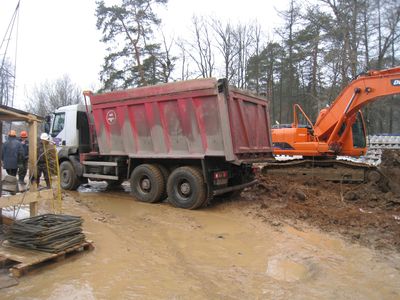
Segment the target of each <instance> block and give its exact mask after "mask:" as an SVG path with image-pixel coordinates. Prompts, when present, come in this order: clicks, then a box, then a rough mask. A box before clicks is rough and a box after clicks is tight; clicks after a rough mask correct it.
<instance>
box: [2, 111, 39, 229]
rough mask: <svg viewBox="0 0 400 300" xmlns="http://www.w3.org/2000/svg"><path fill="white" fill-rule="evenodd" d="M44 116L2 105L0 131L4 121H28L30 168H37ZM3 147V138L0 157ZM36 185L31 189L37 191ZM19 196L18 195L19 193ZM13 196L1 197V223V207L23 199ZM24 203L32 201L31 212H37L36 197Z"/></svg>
mask: <svg viewBox="0 0 400 300" xmlns="http://www.w3.org/2000/svg"><path fill="white" fill-rule="evenodd" d="M43 120H44V119H43V118H42V117H39V116H37V115H34V114H31V113H29V112H26V111H23V110H19V109H15V108H12V107H8V106H5V105H0V132H1V133H2V132H3V122H4V121H5V122H26V123H27V124H28V128H29V132H28V141H29V163H28V168H29V169H30V170H36V167H35V166H36V157H37V136H38V123H40V122H43ZM2 147H3V139H2V138H1V139H0V157H1V151H2ZM0 167H2V162H1V160H0ZM2 179H3V178H2V173H1V172H0V197H1V193H2V184H1V181H2ZM35 190H36V185H31V187H30V191H35ZM17 196H18V195H17ZM17 196H13V197H7V198H4V199H1V198H0V223H1V221H2V216H1V208H2V207H7V206H12V205H17V204H19V203H20V202H18V201H21V199H20V197H17ZM24 203H30V214H31V215H36V214H37V200H36V199H35V197H26V199H24Z"/></svg>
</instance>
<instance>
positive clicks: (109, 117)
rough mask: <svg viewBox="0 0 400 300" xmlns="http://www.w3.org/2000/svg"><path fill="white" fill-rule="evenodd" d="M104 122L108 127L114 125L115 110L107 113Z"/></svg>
mask: <svg viewBox="0 0 400 300" xmlns="http://www.w3.org/2000/svg"><path fill="white" fill-rule="evenodd" d="M106 120H107V123H108V124H110V125H113V124H114V123H115V121H116V120H117V113H116V112H115V110H109V111H108V112H107V115H106Z"/></svg>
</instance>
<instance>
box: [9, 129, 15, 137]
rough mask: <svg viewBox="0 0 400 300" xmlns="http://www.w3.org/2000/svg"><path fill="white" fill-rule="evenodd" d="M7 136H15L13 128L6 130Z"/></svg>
mask: <svg viewBox="0 0 400 300" xmlns="http://www.w3.org/2000/svg"><path fill="white" fill-rule="evenodd" d="M8 136H17V133H16V132H15V130H10V131H9V132H8Z"/></svg>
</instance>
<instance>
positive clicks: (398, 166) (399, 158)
mask: <svg viewBox="0 0 400 300" xmlns="http://www.w3.org/2000/svg"><path fill="white" fill-rule="evenodd" d="M381 161H382V162H381V164H380V165H379V170H380V171H381V172H382V173H383V174H384V175H385V176H386V178H387V179H388V185H389V188H390V190H391V191H392V192H394V193H396V194H400V150H392V149H384V150H383V152H382V156H381Z"/></svg>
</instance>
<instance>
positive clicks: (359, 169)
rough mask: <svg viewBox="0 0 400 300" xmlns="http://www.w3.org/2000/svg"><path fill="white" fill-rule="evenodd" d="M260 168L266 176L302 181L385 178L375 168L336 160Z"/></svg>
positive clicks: (269, 164)
mask: <svg viewBox="0 0 400 300" xmlns="http://www.w3.org/2000/svg"><path fill="white" fill-rule="evenodd" d="M260 167H262V173H263V174H266V175H267V174H268V175H274V174H276V175H288V176H296V177H299V178H304V179H315V178H318V179H320V180H326V181H335V182H347V183H362V182H379V181H381V180H383V179H384V178H385V176H384V175H383V174H382V173H381V171H379V169H378V168H377V167H375V166H372V165H368V164H364V163H356V162H351V161H345V160H336V159H318V160H312V159H301V160H291V161H278V160H273V161H268V162H266V163H263V164H260Z"/></svg>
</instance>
